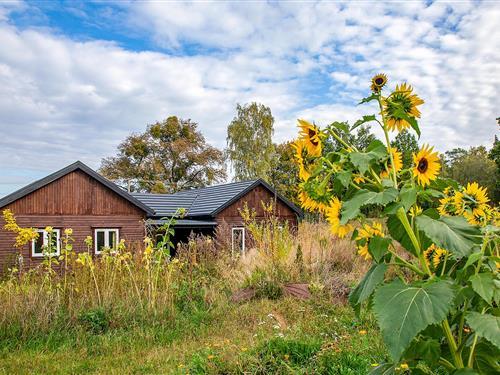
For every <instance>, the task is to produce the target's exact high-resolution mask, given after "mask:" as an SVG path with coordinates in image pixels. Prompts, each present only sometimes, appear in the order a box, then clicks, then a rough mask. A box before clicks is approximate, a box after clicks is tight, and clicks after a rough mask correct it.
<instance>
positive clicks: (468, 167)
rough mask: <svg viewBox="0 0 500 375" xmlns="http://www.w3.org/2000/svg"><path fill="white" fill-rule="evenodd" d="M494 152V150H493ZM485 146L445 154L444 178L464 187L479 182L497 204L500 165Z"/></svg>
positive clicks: (459, 149) (458, 149) (457, 149)
mask: <svg viewBox="0 0 500 375" xmlns="http://www.w3.org/2000/svg"><path fill="white" fill-rule="evenodd" d="M492 151H493V149H492ZM491 155H492V154H491V153H490V154H489V153H488V152H487V150H486V148H485V147H484V146H479V147H471V148H470V149H469V150H464V149H462V148H455V149H453V150H450V151H447V152H445V165H444V168H443V176H444V177H449V178H452V179H454V180H456V181H458V182H459V183H461V184H462V185H466V184H467V183H469V182H474V181H476V182H478V183H479V184H480V185H481V186H484V187H486V188H487V189H488V191H489V192H491V194H492V196H491V197H492V199H494V201H495V202H498V201H499V198H500V197H499V196H498V193H499V192H498V191H497V186H496V185H497V182H498V165H497V164H495V160H494V159H493V160H492V158H491Z"/></svg>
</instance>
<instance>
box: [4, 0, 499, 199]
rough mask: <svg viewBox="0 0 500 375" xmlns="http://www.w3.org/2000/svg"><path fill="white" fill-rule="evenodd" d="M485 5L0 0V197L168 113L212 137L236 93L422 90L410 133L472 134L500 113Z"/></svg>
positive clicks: (321, 116)
mask: <svg viewBox="0 0 500 375" xmlns="http://www.w3.org/2000/svg"><path fill="white" fill-rule="evenodd" d="M498 19H500V5H499V3H498V2H479V1H471V2H468V1H460V2H449V3H447V2H432V1H422V2H420V1H405V2H388V3H383V2H379V1H376V2H375V1H374V2H369V1H362V2H361V1H359V2H346V3H343V2H276V1H272V2H264V1H262V2H257V1H254V2H245V3H243V2H195V3H190V2H159V1H156V2H146V1H141V2H128V1H119V2H91V1H86V2H83V1H82V2H78V1H71V2H48V1H43V2H32V1H27V2H23V1H4V2H0V127H1V134H2V137H0V196H2V195H5V194H7V193H9V192H12V191H14V190H15V189H17V188H19V187H21V186H23V185H25V184H26V183H29V182H31V181H32V180H34V179H37V178H40V177H43V176H44V175H46V174H48V173H50V172H52V171H54V170H57V169H59V168H61V167H64V166H65V165H67V164H69V163H71V162H73V161H75V160H82V161H83V162H85V163H87V164H88V165H90V166H91V167H93V168H98V167H99V164H100V160H101V159H102V158H103V157H106V156H110V155H113V154H114V153H115V150H116V146H117V145H118V144H119V142H120V141H121V140H123V139H124V138H125V137H126V136H127V135H128V134H130V133H131V132H140V131H143V130H144V129H145V127H146V125H147V124H150V123H153V122H155V121H158V120H161V119H163V118H165V117H167V116H169V115H174V114H175V115H178V116H180V117H183V118H191V119H192V120H193V121H196V122H198V123H199V128H200V129H201V131H202V132H203V133H204V135H205V137H206V138H207V140H208V141H209V142H210V143H211V144H213V145H215V146H217V147H221V148H222V147H223V146H224V144H225V135H226V127H227V125H228V123H229V122H230V121H231V119H232V118H233V116H234V108H235V105H236V103H246V102H250V101H259V102H262V103H264V104H266V105H268V106H270V107H271V110H272V112H273V114H274V116H275V120H276V121H275V140H276V141H277V142H280V141H283V140H287V139H292V138H293V137H294V136H295V134H296V127H295V121H296V119H297V118H298V117H303V118H306V119H308V120H310V121H315V122H316V123H318V124H325V123H328V122H331V121H336V120H340V121H343V120H348V121H354V120H356V119H357V118H358V117H359V116H360V115H362V114H370V113H373V111H374V109H373V108H372V107H369V106H368V107H360V106H357V105H356V103H357V101H358V100H359V98H361V97H363V96H365V95H366V93H367V91H368V87H369V79H370V77H371V76H372V75H373V74H374V73H378V72H385V73H386V74H388V75H389V77H390V85H391V87H394V86H395V84H396V83H398V82H402V81H408V82H409V83H411V84H412V85H413V86H414V88H415V90H416V92H417V93H418V94H419V95H420V96H421V97H422V98H423V99H424V100H425V101H426V103H425V104H424V105H423V106H422V119H421V127H422V130H423V136H422V142H429V143H431V144H432V145H435V146H436V148H437V149H438V150H440V151H445V150H447V149H450V148H453V147H468V146H471V145H479V144H483V145H486V146H490V145H491V143H492V140H493V136H494V135H495V133H498V127H497V125H496V121H495V118H496V117H498V116H499V115H500V113H498V108H500V105H499V104H500V103H499V99H498V98H499V97H500V95H499V94H500V92H499V91H500V89H499V87H500V64H499V60H500V32H499V28H498V27H497V23H498Z"/></svg>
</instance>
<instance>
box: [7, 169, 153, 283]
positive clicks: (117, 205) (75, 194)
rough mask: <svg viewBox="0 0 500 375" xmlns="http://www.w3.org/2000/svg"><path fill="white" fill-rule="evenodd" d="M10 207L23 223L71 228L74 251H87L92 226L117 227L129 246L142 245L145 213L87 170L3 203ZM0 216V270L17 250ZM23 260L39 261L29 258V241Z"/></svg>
mask: <svg viewBox="0 0 500 375" xmlns="http://www.w3.org/2000/svg"><path fill="white" fill-rule="evenodd" d="M4 209H10V210H11V211H12V212H13V213H14V215H15V216H16V219H17V222H18V224H19V225H21V226H22V227H33V228H45V227H46V226H49V225H50V226H52V227H54V228H59V229H61V235H62V232H63V230H64V229H65V228H72V229H73V237H74V239H75V242H74V248H75V251H77V252H80V251H86V250H87V249H86V246H85V244H84V243H83V240H84V239H85V237H86V236H89V235H90V236H93V232H94V228H103V227H104V228H118V229H119V230H120V238H123V239H125V241H127V243H129V244H130V245H131V246H133V247H134V246H135V247H136V246H141V244H142V240H143V238H144V224H143V220H144V219H145V213H144V212H143V211H142V210H140V209H139V208H138V207H136V206H134V205H133V204H131V203H130V202H129V201H127V200H126V199H124V198H122V197H121V196H119V195H117V194H116V193H115V192H113V191H112V190H111V189H109V188H107V187H106V186H104V185H102V184H101V183H99V182H98V181H96V180H95V179H93V178H92V177H90V176H88V175H87V174H86V173H84V172H82V171H80V170H77V171H74V172H71V173H69V174H67V175H65V176H63V177H61V178H60V179H58V180H56V181H54V182H52V183H50V184H48V185H46V186H44V187H42V188H40V189H38V190H36V191H34V192H33V193H31V194H29V195H27V196H25V197H23V198H21V199H18V200H17V201H15V202H12V203H11V204H9V205H7V206H6V207H2V208H1V209H0V211H3V210H4ZM4 224H5V223H4V221H3V218H1V219H0V273H1V272H2V271H4V270H5V269H6V267H8V266H10V265H11V264H12V262H13V260H14V258H15V254H16V253H17V251H16V249H14V247H13V244H14V238H15V236H14V235H13V234H12V233H9V232H7V231H6V230H5V229H3V226H4ZM22 254H23V259H24V264H25V265H26V266H27V267H29V266H31V265H33V264H37V263H39V262H40V258H31V245H29V246H28V245H26V246H25V247H24V248H23V249H22Z"/></svg>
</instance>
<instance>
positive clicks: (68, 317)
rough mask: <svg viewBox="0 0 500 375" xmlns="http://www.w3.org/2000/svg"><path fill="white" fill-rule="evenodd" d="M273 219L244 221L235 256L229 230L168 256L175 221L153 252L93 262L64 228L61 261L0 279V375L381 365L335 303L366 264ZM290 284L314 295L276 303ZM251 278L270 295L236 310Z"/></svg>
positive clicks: (376, 348)
mask: <svg viewBox="0 0 500 375" xmlns="http://www.w3.org/2000/svg"><path fill="white" fill-rule="evenodd" d="M268 207H270V206H268ZM272 213H273V210H272V209H270V210H269V213H268V214H266V215H267V216H266V217H265V218H264V220H263V221H262V220H261V219H262V218H259V219H257V218H255V217H254V218H253V219H250V221H252V220H255V223H254V224H251V223H249V227H252V233H255V234H256V235H255V238H253V239H252V240H251V241H250V240H249V242H248V249H247V251H246V253H245V254H243V255H242V256H240V257H233V256H231V247H230V231H229V234H228V233H226V232H223V231H224V230H227V227H226V226H225V225H224V223H222V224H221V225H220V227H219V228H218V236H217V238H214V239H211V238H208V237H192V238H190V241H189V242H188V243H186V244H183V245H182V246H179V247H178V248H177V251H176V254H177V258H175V259H171V258H170V256H169V255H168V254H169V252H170V250H171V247H170V246H171V245H170V238H171V237H170V235H171V233H172V231H171V229H172V227H171V225H167V226H166V227H165V228H163V230H161V231H160V236H159V237H157V238H156V240H155V241H146V242H147V245H148V246H144V247H143V248H140V249H137V248H134V246H131V245H130V244H128V243H124V242H120V244H119V246H118V247H117V249H115V250H114V249H105V250H104V251H103V253H102V254H101V255H99V256H89V255H88V254H89V253H90V254H92V252H93V244H92V238H91V237H90V238H87V239H85V241H84V242H85V245H86V246H88V249H89V252H86V251H84V252H83V253H76V254H75V251H74V249H75V248H77V246H76V244H75V238H76V241H80V239H79V237H78V236H73V232H72V231H71V230H70V229H69V228H68V229H66V230H65V231H64V236H63V237H62V240H63V246H62V247H61V255H60V257H58V258H57V259H52V263H50V264H49V263H48V262H47V263H46V264H43V265H41V266H40V267H38V268H35V269H33V270H30V271H20V270H12V272H11V273H9V274H7V275H5V276H4V278H3V279H2V280H1V281H0V305H1V306H2V309H0V348H1V349H0V353H1V355H0V372H6V373H37V374H38V373H89V372H90V373H92V372H94V373H116V372H123V373H129V372H137V373H179V374H185V373H187V372H189V373H200V374H201V373H230V374H243V373H247V374H248V373H252V374H263V373H266V371H271V372H272V371H276V372H277V373H280V372H281V373H289V372H294V373H320V374H321V373H324V374H331V373H344V374H358V373H366V371H367V370H368V369H370V368H371V366H372V364H374V363H379V362H381V361H382V360H384V359H385V358H386V352H385V350H384V348H383V346H382V343H381V338H380V335H379V332H378V330H377V329H376V326H375V321H374V320H373V319H372V317H371V316H363V315H361V316H360V317H355V316H354V315H353V313H352V311H351V310H350V309H349V308H348V307H346V306H344V305H342V304H339V303H338V302H337V303H336V304H333V303H332V297H333V296H334V293H335V292H337V291H338V289H339V286H341V285H344V284H348V285H351V284H353V283H354V282H355V281H357V280H358V279H359V278H360V275H361V274H362V273H363V271H364V270H365V269H366V266H367V263H366V262H365V261H364V260H362V259H360V258H358V257H355V256H354V255H353V254H350V253H348V252H347V251H346V249H347V248H348V241H347V240H339V239H336V238H335V237H334V236H333V235H332V234H331V233H330V232H329V228H328V227H327V225H325V224H324V223H315V224H313V223H307V222H303V223H300V224H299V227H298V228H290V227H289V226H287V225H285V223H283V222H279V221H277V220H275V219H276V216H275V215H273V214H272ZM179 215H180V213H179ZM167 224H168V223H167ZM229 229H230V228H229ZM165 235H166V236H165ZM224 236H225V237H227V238H222V237H224ZM252 237H253V236H252ZM151 238H155V237H153V236H151ZM228 239H229V241H228ZM216 244H217V247H216ZM224 244H228V245H227V246H226V245H224ZM73 245H75V246H73ZM271 245H273V246H271ZM63 248H64V249H67V251H64V252H63ZM299 248H300V252H299ZM331 249H334V250H333V251H331ZM23 250H26V249H23ZM17 251H18V250H17V249H15V252H17ZM50 253H51V251H47V252H46V253H45V256H46V258H47V260H48V259H49V254H50ZM298 254H300V256H299V255H298ZM271 259H274V263H271ZM297 259H300V262H297ZM54 260H57V261H58V263H59V264H55V263H54V262H53V261H54ZM49 267H50V268H49ZM276 269H279V270H280V272H279V273H278V272H276ZM158 271H159V273H157V272H158ZM156 275H158V277H156ZM274 280H276V282H274ZM267 281H272V282H267ZM289 281H293V282H303V283H309V284H310V288H311V290H314V293H313V295H312V298H311V299H310V300H300V299H295V298H288V297H285V296H281V297H279V295H280V294H281V288H280V287H281V286H282V283H284V282H289ZM251 282H255V284H254V285H261V286H262V289H261V291H262V294H263V295H264V296H266V297H270V298H264V299H256V300H253V301H251V302H249V303H234V302H231V298H230V297H231V295H232V293H233V292H234V291H237V290H239V289H240V288H242V287H244V286H246V285H248V284H247V283H251ZM261 282H262V283H261ZM277 287H278V288H277ZM277 291H278V294H276V292H277ZM367 332H370V334H367ZM68 348H70V349H71V350H67V349H68ZM318 348H319V349H318ZM145 353H147V355H145ZM269 369H271V370H269ZM339 369H341V370H339ZM339 371H340V372H339ZM267 373H269V372H267Z"/></svg>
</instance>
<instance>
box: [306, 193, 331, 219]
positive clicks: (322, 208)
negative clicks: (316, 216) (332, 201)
mask: <svg viewBox="0 0 500 375" xmlns="http://www.w3.org/2000/svg"><path fill="white" fill-rule="evenodd" d="M299 201H300V205H301V206H302V208H304V209H306V210H309V211H318V212H321V213H323V214H324V213H325V212H326V211H327V210H328V206H327V205H326V204H324V203H322V202H317V201H315V200H314V199H312V198H311V197H310V196H309V194H307V192H305V191H304V190H301V191H300V193H299Z"/></svg>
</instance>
